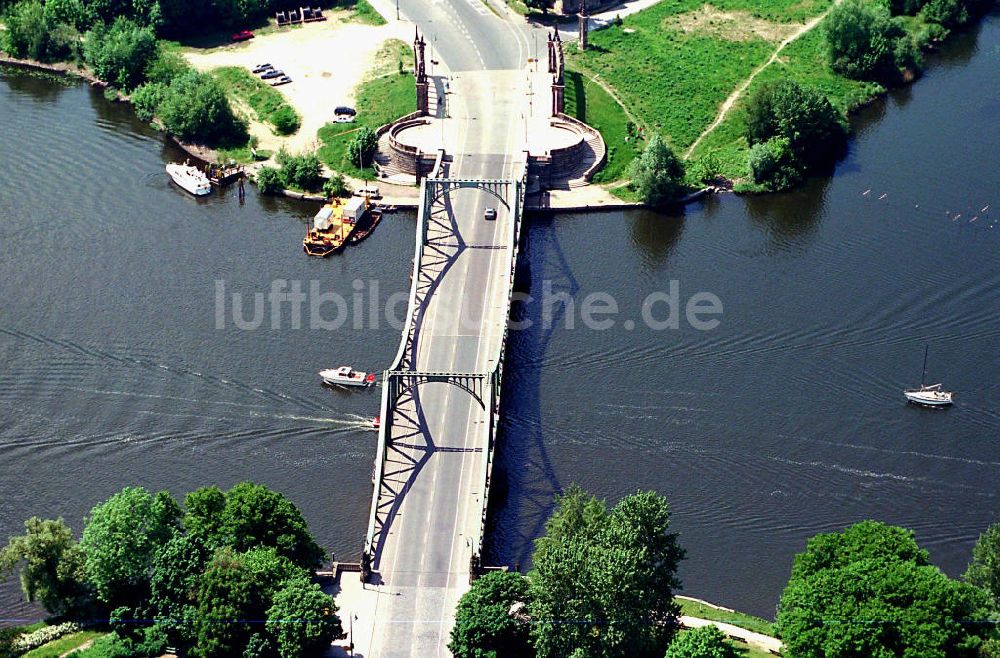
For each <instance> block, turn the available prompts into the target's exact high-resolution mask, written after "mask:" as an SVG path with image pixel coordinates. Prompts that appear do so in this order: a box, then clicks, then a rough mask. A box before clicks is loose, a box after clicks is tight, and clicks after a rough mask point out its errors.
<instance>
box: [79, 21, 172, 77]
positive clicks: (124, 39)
mask: <svg viewBox="0 0 1000 658" xmlns="http://www.w3.org/2000/svg"><path fill="white" fill-rule="evenodd" d="M156 52H157V46H156V35H155V34H154V33H153V30H152V28H149V27H142V26H140V25H138V24H136V23H134V22H132V21H130V20H128V19H127V18H118V19H117V20H115V22H114V23H112V24H111V26H110V27H106V26H105V25H104V24H103V23H98V24H97V25H95V26H94V27H93V28H92V29H91V30H90V31H89V32H87V36H86V38H85V39H84V42H83V56H84V59H85V60H86V61H87V64H89V65H90V66H91V67H93V69H94V73H95V74H96V75H97V77H99V78H100V79H101V80H104V81H105V82H108V83H110V84H112V85H114V86H116V87H118V88H119V89H125V90H132V89H135V88H136V87H138V86H139V85H140V84H142V83H143V82H144V81H145V74H146V67H147V66H148V65H149V63H150V62H151V61H152V60H153V58H154V57H155V56H156Z"/></svg>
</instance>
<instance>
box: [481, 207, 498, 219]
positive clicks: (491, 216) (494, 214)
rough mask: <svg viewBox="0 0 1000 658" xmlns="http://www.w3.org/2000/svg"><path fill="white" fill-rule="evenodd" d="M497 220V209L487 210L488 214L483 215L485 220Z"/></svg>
mask: <svg viewBox="0 0 1000 658" xmlns="http://www.w3.org/2000/svg"><path fill="white" fill-rule="evenodd" d="M496 218H497V209H496V208H487V209H486V212H484V213H483V219H488V220H494V219H496Z"/></svg>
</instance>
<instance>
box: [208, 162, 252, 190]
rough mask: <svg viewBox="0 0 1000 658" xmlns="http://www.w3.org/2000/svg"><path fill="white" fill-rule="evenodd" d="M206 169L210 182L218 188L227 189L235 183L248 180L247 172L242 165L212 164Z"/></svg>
mask: <svg viewBox="0 0 1000 658" xmlns="http://www.w3.org/2000/svg"><path fill="white" fill-rule="evenodd" d="M205 169H206V171H205V173H206V174H207V175H208V180H209V181H211V183H212V185H216V186H218V187H225V186H226V185H229V184H230V183H232V182H233V181H236V180H240V179H243V178H246V171H245V170H244V168H243V165H241V164H227V165H215V164H210V165H208V166H207V167H206V168H205Z"/></svg>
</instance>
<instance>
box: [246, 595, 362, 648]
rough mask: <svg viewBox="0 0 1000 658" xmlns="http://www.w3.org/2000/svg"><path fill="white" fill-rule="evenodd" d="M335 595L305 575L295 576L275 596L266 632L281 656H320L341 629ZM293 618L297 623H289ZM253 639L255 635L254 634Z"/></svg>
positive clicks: (269, 611) (268, 614)
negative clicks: (330, 594) (307, 578)
mask: <svg viewBox="0 0 1000 658" xmlns="http://www.w3.org/2000/svg"><path fill="white" fill-rule="evenodd" d="M336 613H337V606H336V605H335V604H334V602H333V598H332V597H330V596H329V595H327V594H324V593H323V591H322V590H321V589H320V588H319V585H315V584H313V583H310V582H309V581H308V580H306V579H299V580H292V581H289V582H288V583H286V584H285V586H284V587H283V588H282V589H281V590H280V591H279V592H278V593H277V594H275V596H274V603H273V605H272V606H271V607H270V609H268V611H267V625H266V629H267V632H268V633H269V634H270V635H271V636H272V637H273V638H274V641H275V645H276V646H277V650H278V656H279V657H280V658H299V656H313V655H315V656H318V655H320V654H322V652H323V651H324V649H328V648H329V647H330V643H331V642H332V641H333V638H335V637H338V636H339V635H340V634H341V632H342V627H341V624H340V618H339V617H337V614H336ZM290 620H294V621H295V622H296V623H289V621H290ZM251 639H252V638H251Z"/></svg>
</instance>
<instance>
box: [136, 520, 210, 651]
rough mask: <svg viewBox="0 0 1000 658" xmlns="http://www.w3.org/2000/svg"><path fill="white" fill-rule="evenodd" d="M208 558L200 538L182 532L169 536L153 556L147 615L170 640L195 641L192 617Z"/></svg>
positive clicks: (175, 641) (178, 643)
mask: <svg viewBox="0 0 1000 658" xmlns="http://www.w3.org/2000/svg"><path fill="white" fill-rule="evenodd" d="M208 558H209V551H208V549H207V548H206V547H205V545H204V544H203V543H202V541H201V540H200V539H198V538H197V537H196V536H194V535H191V534H182V533H178V534H176V535H174V536H173V537H171V538H170V540H169V541H167V543H166V544H164V545H163V546H161V547H160V548H159V550H157V552H156V555H155V556H154V558H153V570H152V576H151V577H150V594H149V599H148V603H147V610H148V618H150V619H155V620H156V621H157V626H159V627H160V628H162V629H163V630H164V632H165V634H166V636H167V639H168V641H169V643H170V644H174V645H180V646H189V645H190V644H191V643H192V642H193V641H194V636H193V635H192V633H191V629H192V625H191V621H192V620H193V619H194V618H195V617H196V615H197V607H196V604H197V593H198V586H199V578H200V576H201V573H202V571H203V570H204V568H205V564H206V563H207V562H208Z"/></svg>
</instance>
